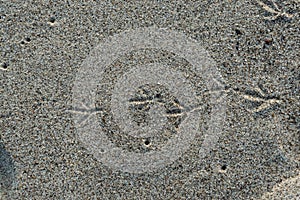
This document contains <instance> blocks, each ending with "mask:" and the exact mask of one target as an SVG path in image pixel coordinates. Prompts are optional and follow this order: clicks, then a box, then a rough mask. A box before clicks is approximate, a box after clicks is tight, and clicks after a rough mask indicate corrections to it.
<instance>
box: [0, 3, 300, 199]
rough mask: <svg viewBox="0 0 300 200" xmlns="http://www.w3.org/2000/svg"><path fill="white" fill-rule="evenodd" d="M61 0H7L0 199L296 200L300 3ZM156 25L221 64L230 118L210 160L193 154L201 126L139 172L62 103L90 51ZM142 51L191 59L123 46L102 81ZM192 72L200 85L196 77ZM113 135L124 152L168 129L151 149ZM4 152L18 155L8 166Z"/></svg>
mask: <svg viewBox="0 0 300 200" xmlns="http://www.w3.org/2000/svg"><path fill="white" fill-rule="evenodd" d="M60 2H61V3H58V2H52V1H36V2H35V1H31V0H30V1H9V0H4V1H3V0H2V1H0V39H1V40H0V49H1V54H0V64H1V69H0V77H1V78H0V81H1V85H2V87H1V89H0V91H1V98H0V104H1V109H0V116H1V118H0V127H1V129H0V142H1V144H3V146H4V148H5V151H4V149H3V150H2V149H1V158H0V161H1V163H0V166H1V171H0V172H1V174H0V177H1V179H3V178H2V177H5V179H6V180H7V181H6V180H5V181H6V184H4V186H3V184H2V183H3V182H4V181H3V180H0V183H1V188H0V199H1V198H3V199H260V198H266V199H273V198H274V196H276V192H278V191H280V190H283V191H285V190H286V191H287V192H286V193H281V194H287V195H292V196H293V198H294V199H296V198H297V195H298V198H299V190H297V189H295V188H299V181H295V179H296V180H297V177H298V176H299V165H300V163H299V161H300V160H299V155H300V150H299V137H300V136H299V127H300V120H299V116H300V92H299V90H300V36H299V35H300V25H299V21H300V15H299V11H300V2H299V1H298V0H286V1H280V2H279V1H278V2H277V1H276V2H277V4H276V5H278V8H276V6H275V5H274V4H272V3H270V2H271V0H268V1H263V2H264V3H266V5H268V6H269V7H270V8H272V9H273V11H276V12H274V13H272V10H270V9H269V10H266V9H264V8H263V7H264V5H263V4H259V3H257V2H256V1H244V0H241V1H235V0H225V1H212V2H211V1H210V2H207V1H199V2H197V3H196V2H190V3H184V2H182V1H171V2H164V3H162V2H161V1H136V2H134V3H133V2H132V3H125V2H123V1H116V2H115V1H112V2H111V1H105V2H104V1H103V2H101V3H100V1H94V2H93V3H73V2H71V1H60ZM63 2H64V3H63ZM265 8H266V7H265ZM277 9H279V10H280V11H279V10H277ZM266 17H271V18H266ZM272 17H273V18H272ZM151 26H155V27H158V28H167V29H169V30H174V31H178V32H181V33H184V34H185V35H187V36H188V37H190V38H192V39H194V40H197V41H198V42H199V44H200V45H201V46H202V47H203V48H204V49H205V50H206V51H207V52H208V53H209V55H210V57H211V58H213V59H214V60H215V62H216V65H215V67H216V68H217V69H218V70H219V72H220V73H221V75H222V77H223V81H224V83H222V84H224V86H225V89H224V91H225V93H226V95H227V96H226V98H227V108H226V122H225V124H224V126H223V127H221V128H222V132H221V135H220V137H219V139H218V142H217V143H216V144H215V146H213V148H212V149H211V150H210V152H208V153H207V154H206V156H205V157H204V158H202V159H199V155H198V152H199V148H200V147H201V145H202V142H203V135H201V134H199V136H198V137H196V138H195V140H194V141H193V142H192V144H191V147H190V148H189V149H188V150H187V151H186V152H185V153H184V154H183V155H182V156H181V157H180V158H179V159H177V160H175V161H174V162H172V163H170V164H169V165H167V166H165V167H164V168H162V169H160V170H157V171H154V172H149V173H141V174H134V173H128V172H123V171H118V170H113V169H112V168H110V167H108V166H106V165H104V164H103V163H101V162H99V160H97V158H96V157H95V156H94V155H93V153H92V152H91V151H90V150H88V149H87V148H86V146H85V145H84V144H83V143H82V142H81V141H80V140H79V139H78V135H77V133H78V131H77V129H76V128H75V123H74V121H73V118H72V113H70V112H67V110H70V109H71V108H72V92H73V90H72V88H73V85H74V81H75V78H76V74H77V72H78V70H79V69H80V67H81V65H82V63H83V61H84V59H85V58H87V57H88V56H89V55H90V52H91V51H92V50H93V49H94V48H95V47H96V46H98V45H99V43H100V42H101V41H103V40H104V39H106V38H108V37H109V36H113V35H115V34H118V33H121V32H123V31H125V30H131V29H136V28H140V27H151ZM147 55H148V57H149V55H154V56H153V57H155V59H156V60H157V61H158V62H165V63H168V62H171V61H170V60H168V59H169V58H168V56H170V57H172V56H173V57H174V58H172V59H175V61H176V63H177V67H178V66H184V67H186V69H189V66H190V64H189V63H187V61H186V60H184V59H180V58H178V57H176V55H173V54H170V55H168V52H165V53H164V52H162V51H160V50H158V51H147V50H142V51H140V52H136V53H135V54H132V55H130V52H128V54H127V55H124V56H123V57H120V58H118V59H119V60H116V61H115V63H112V64H111V65H110V67H111V68H112V69H113V70H115V72H114V73H107V75H106V76H105V78H106V81H107V82H108V83H112V82H114V81H116V79H117V77H118V76H119V75H120V74H122V73H124V72H122V70H124V69H125V70H126V67H125V68H122V66H123V65H124V66H127V68H130V67H132V65H133V64H134V61H135V59H137V60H140V61H139V62H147V59H148V58H147ZM145 57H146V58H145ZM153 57H151V56H150V58H149V59H153ZM176 59H177V60H176ZM175 61H174V62H175ZM137 62H138V61H137ZM171 63H172V62H171ZM114 64H115V65H114ZM120 66H121V67H120ZM118 67H120V68H118ZM191 79H193V81H194V82H195V83H199V85H200V86H201V87H202V86H203V87H205V84H204V82H203V80H202V79H201V78H199V76H196V77H195V78H191ZM200 86H199V90H197V91H198V92H199V94H200V95H202V94H204V92H203V91H204V89H203V90H202V89H201V87H200ZM102 89H103V91H102V92H101V91H100V92H99V93H98V97H99V99H100V100H101V99H102V100H103V98H104V97H106V96H105V95H107V94H109V93H110V92H111V87H110V86H108V87H103V88H102ZM158 90H159V91H163V92H164V90H163V89H158ZM166 93H167V94H168V95H172V91H169V92H166ZM168 98H169V97H168ZM170 99H171V97H170V98H169V99H168V100H169V101H171V100H170ZM201 103H202V104H201V105H202V107H201V108H202V110H201V116H202V117H201V119H200V123H201V126H202V128H201V130H202V131H205V130H207V123H208V122H207V121H208V119H209V117H210V105H209V101H208V100H207V98H206V97H205V95H203V97H202V99H201ZM108 111H109V110H105V112H104V114H103V115H105V114H107V113H106V112H108ZM97 116H98V117H99V123H101V120H100V117H101V115H100V114H99V115H97ZM140 116H142V115H140ZM142 119H143V117H142ZM107 120H110V118H109V117H108V118H107ZM141 123H142V122H141ZM174 123H176V122H174ZM109 128H110V127H109ZM201 133H202V132H201ZM108 135H109V134H108ZM109 138H110V140H111V141H112V142H114V143H116V144H117V145H118V146H119V147H122V148H123V149H126V150H129V149H130V151H133V152H134V151H139V152H144V151H155V148H160V145H163V144H164V143H165V142H166V141H168V140H169V139H170V136H169V135H168V134H165V135H162V137H161V138H156V140H155V144H157V146H155V145H154V146H150V147H144V146H143V145H141V144H140V142H144V141H143V140H132V139H130V137H127V136H124V135H116V134H111V135H109ZM145 144H146V143H145ZM149 148H150V149H149ZM151 148H153V149H151ZM2 151H3V152H8V153H2ZM4 156H5V158H4ZM7 156H8V157H7ZM9 157H10V158H11V159H13V163H9V165H7V164H8V163H7V161H6V160H9V159H10V158H9ZM3 162H4V164H3ZM2 166H5V167H4V168H3V169H5V170H2ZM7 168H9V169H7ZM13 169H15V171H14V170H13ZM298 180H299V178H298ZM296 192H298V194H296ZM1 195H2V197H1ZM280 198H282V199H284V198H288V197H287V196H282V197H280Z"/></svg>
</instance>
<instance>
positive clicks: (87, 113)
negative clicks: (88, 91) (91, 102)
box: [66, 102, 102, 124]
mask: <svg viewBox="0 0 300 200" xmlns="http://www.w3.org/2000/svg"><path fill="white" fill-rule="evenodd" d="M80 104H81V107H82V108H73V109H71V110H66V111H67V112H70V113H75V114H80V115H83V117H82V119H81V120H80V121H79V124H81V123H84V122H85V121H87V120H88V119H89V118H90V117H91V116H92V115H95V114H97V113H100V112H101V111H102V109H98V108H94V107H92V106H87V105H85V104H84V103H82V102H80Z"/></svg>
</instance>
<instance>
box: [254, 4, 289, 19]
mask: <svg viewBox="0 0 300 200" xmlns="http://www.w3.org/2000/svg"><path fill="white" fill-rule="evenodd" d="M271 2H272V4H273V6H274V8H275V9H273V8H271V7H270V6H268V5H267V4H265V3H263V2H261V1H259V0H257V3H258V4H259V5H260V6H262V8H263V9H265V10H266V11H268V12H270V13H272V14H274V15H273V16H271V17H265V19H267V20H276V19H277V18H278V17H281V16H283V17H286V18H292V17H293V16H294V15H292V14H288V13H285V12H283V11H281V10H280V9H279V7H278V6H277V4H276V3H275V2H274V0H271Z"/></svg>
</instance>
